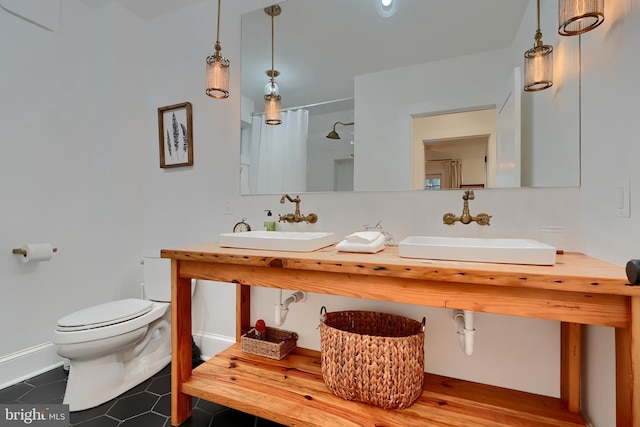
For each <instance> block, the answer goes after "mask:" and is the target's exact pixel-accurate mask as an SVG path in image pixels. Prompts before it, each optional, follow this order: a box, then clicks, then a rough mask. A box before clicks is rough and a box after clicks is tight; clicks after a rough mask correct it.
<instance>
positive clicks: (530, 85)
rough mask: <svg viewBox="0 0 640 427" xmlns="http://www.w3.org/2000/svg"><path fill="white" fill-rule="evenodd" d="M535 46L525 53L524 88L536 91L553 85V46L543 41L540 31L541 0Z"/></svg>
mask: <svg viewBox="0 0 640 427" xmlns="http://www.w3.org/2000/svg"><path fill="white" fill-rule="evenodd" d="M535 40H536V42H535V44H534V45H533V48H531V49H529V50H528V51H526V52H525V53H524V90H525V91H526V92H535V91H538V90H543V89H547V88H549V87H551V86H553V46H549V45H545V44H543V43H542V32H541V31H540V0H538V30H537V31H536V35H535Z"/></svg>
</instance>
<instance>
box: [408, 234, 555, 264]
mask: <svg viewBox="0 0 640 427" xmlns="http://www.w3.org/2000/svg"><path fill="white" fill-rule="evenodd" d="M399 254H400V256H401V257H404V258H424V259H437V260H450V261H478V262H497V263H503V264H532V265H553V264H555V262H556V248H554V247H553V246H549V245H546V244H544V243H541V242H538V241H536V240H528V239H491V238H473V237H431V236H409V237H407V238H405V239H403V240H402V241H401V242H400V243H399Z"/></svg>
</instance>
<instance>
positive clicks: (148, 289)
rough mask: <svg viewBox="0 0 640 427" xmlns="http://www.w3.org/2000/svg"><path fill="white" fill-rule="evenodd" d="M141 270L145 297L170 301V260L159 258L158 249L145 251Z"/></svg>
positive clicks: (152, 299)
mask: <svg viewBox="0 0 640 427" xmlns="http://www.w3.org/2000/svg"><path fill="white" fill-rule="evenodd" d="M142 270H143V277H144V282H143V283H144V297H145V299H148V300H151V301H161V302H171V260H170V259H168V258H160V250H159V249H158V250H148V251H145V252H144V253H143V256H142Z"/></svg>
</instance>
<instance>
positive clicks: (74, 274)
mask: <svg viewBox="0 0 640 427" xmlns="http://www.w3.org/2000/svg"><path fill="white" fill-rule="evenodd" d="M269 3H270V2H269V1H267V0H260V1H258V0H254V1H244V2H228V3H226V6H225V7H224V9H223V11H224V12H223V13H224V17H223V20H222V28H221V42H222V46H223V51H222V52H223V54H224V55H225V56H227V57H228V58H229V59H230V60H231V70H232V76H231V97H230V98H229V99H227V100H224V101H219V100H213V99H211V98H208V97H207V96H206V95H205V94H204V90H203V87H204V59H205V57H206V56H207V55H209V54H210V53H211V52H212V51H213V42H214V41H215V25H214V24H215V10H216V6H217V4H214V1H212V0H207V1H204V2H201V3H198V4H195V5H193V6H190V7H188V8H185V9H183V10H181V11H179V12H175V13H172V14H170V15H165V16H161V17H159V18H156V19H154V20H152V21H149V22H143V21H139V20H137V18H135V17H133V16H131V15H129V14H128V13H127V12H126V11H123V10H122V9H120V8H119V7H118V6H117V5H114V6H109V7H107V8H101V9H98V10H97V11H91V10H88V9H86V8H84V7H82V6H81V5H79V4H78V3H76V2H75V1H74V0H67V1H65V2H63V10H62V13H63V15H62V18H63V19H62V21H61V22H62V24H61V29H60V31H59V32H57V33H51V32H47V31H46V30H44V29H42V28H39V27H35V26H32V24H28V23H26V22H23V21H20V20H19V19H18V18H16V17H14V16H11V15H8V14H6V13H3V12H1V11H0V34H2V35H5V39H6V38H7V37H9V39H10V40H17V41H18V42H16V43H13V44H11V43H3V44H2V45H1V46H2V47H0V49H2V50H1V51H0V52H1V53H2V55H3V57H4V58H11V61H6V62H5V65H4V66H3V69H2V71H1V73H2V76H3V77H4V78H3V79H1V82H2V83H0V85H2V94H3V99H10V100H11V102H5V103H2V106H0V109H1V110H0V120H1V121H2V124H3V126H0V136H1V137H2V140H3V141H4V151H3V155H2V159H3V160H4V161H3V164H2V165H3V167H2V168H0V176H1V177H2V178H3V181H4V183H5V185H3V186H2V190H0V191H1V193H0V195H1V196H2V201H3V206H7V207H8V208H5V209H3V210H2V212H3V214H2V219H3V220H2V221H0V230H1V235H2V236H3V238H2V244H3V247H2V251H1V252H0V254H4V255H2V256H0V278H1V280H0V287H1V292H2V298H1V299H0V313H1V314H0V316H2V317H1V318H0V324H1V325H2V326H0V328H2V329H1V336H2V337H3V340H2V342H1V343H0V358H2V359H0V362H7V361H10V360H13V358H12V355H15V354H16V353H20V352H23V351H26V350H28V349H29V348H31V347H33V346H38V345H41V344H44V345H46V344H47V343H48V342H49V341H50V333H51V329H52V328H53V325H54V324H55V320H56V319H57V318H58V317H60V316H61V315H63V314H66V313H68V312H70V311H72V310H74V309H77V308H79V307H81V306H87V305H89V304H93V303H96V302H101V301H104V300H109V299H113V298H117V297H121V296H125V295H135V294H137V292H138V283H139V281H140V279H141V273H140V266H139V265H138V260H139V256H140V254H141V253H142V250H143V249H144V248H153V247H168V246H176V245H183V244H189V243H196V242H206V241H212V240H215V239H216V236H217V235H218V234H219V233H221V232H226V231H229V230H230V229H231V227H232V226H233V224H234V223H235V222H237V221H239V220H240V219H241V218H242V217H246V218H247V221H248V222H249V223H251V224H252V225H253V226H254V228H259V226H260V224H261V223H262V218H263V216H262V215H263V210H264V209H272V210H273V211H274V214H277V213H285V212H289V211H290V210H291V208H292V205H290V204H287V205H280V204H279V203H278V202H279V197H278V196H240V195H239V191H238V189H239V185H240V184H239V160H240V147H239V141H240V126H238V124H239V122H240V96H239V94H240V90H239V80H240V78H239V76H240V70H239V67H240V64H239V58H240V39H239V37H240V14H241V13H242V12H245V11H248V10H252V9H257V8H260V7H264V6H267V5H268V4H269ZM609 3H611V2H608V4H607V8H608V9H607V13H608V16H607V21H605V24H603V27H602V28H599V29H598V30H597V31H596V32H594V33H590V34H587V35H585V36H583V37H582V40H583V52H584V54H583V61H584V68H583V107H582V114H583V119H582V123H583V133H582V138H583V139H582V141H583V147H582V148H583V151H582V187H581V188H556V189H522V190H520V189H502V190H489V189H486V190H478V191H477V192H476V199H475V200H474V201H473V202H472V204H471V206H470V207H471V210H472V212H476V211H478V212H480V211H484V212H488V213H489V214H491V215H493V218H492V225H491V227H476V226H474V225H469V226H464V227H462V226H458V225H456V226H451V227H449V226H444V225H442V221H441V218H442V214H443V213H444V212H447V211H454V212H455V210H456V209H462V201H461V197H460V196H461V194H458V192H455V191H452V192H402V191H400V192H375V193H374V192H371V193H339V194H336V193H331V194H322V193H317V194H307V195H303V196H302V199H303V202H302V210H303V212H304V213H308V212H315V213H317V214H318V216H319V222H318V223H317V224H316V225H314V226H310V228H312V229H318V230H321V229H324V230H332V231H335V232H336V233H338V234H339V235H340V234H343V235H344V234H347V233H350V232H352V231H354V230H359V229H361V227H362V225H363V224H375V223H376V222H377V221H378V220H382V225H383V226H384V227H385V229H387V230H388V231H390V232H391V233H392V234H393V235H394V236H395V238H396V242H397V241H399V240H400V239H401V238H403V237H405V236H407V235H410V234H418V233H419V234H433V235H460V236H462V235H465V236H468V235H477V236H498V237H506V236H520V237H530V238H539V229H540V226H542V225H563V226H565V227H566V233H567V238H568V244H567V246H566V249H568V250H582V251H584V252H586V253H588V254H590V255H594V256H598V257H601V258H604V259H606V260H609V261H611V262H613V263H616V264H619V265H624V263H625V262H626V261H627V260H628V259H629V258H632V257H634V256H635V257H637V254H636V250H635V244H634V242H635V241H636V240H637V239H638V237H640V236H639V235H638V234H640V227H639V226H638V225H639V224H638V220H637V219H635V217H634V214H635V212H634V210H633V209H632V217H631V218H617V217H616V216H615V187H614V183H615V179H616V178H619V177H629V178H630V179H631V182H632V185H631V191H632V199H633V198H637V197H639V195H638V192H639V191H640V190H639V189H638V188H637V185H635V183H637V182H639V181H638V173H639V172H638V169H637V167H635V166H636V165H635V158H637V157H638V154H640V153H638V151H639V150H640V148H638V144H636V143H635V141H634V138H633V135H635V132H634V131H635V126H634V124H635V120H634V119H635V118H636V116H637V114H638V107H637V106H636V104H635V102H634V98H635V97H633V96H630V94H631V95H633V94H634V91H636V90H637V89H635V85H634V84H633V83H634V81H635V80H634V77H635V76H636V75H638V71H640V70H639V68H640V64H639V63H638V61H639V59H638V57H637V56H636V55H635V49H636V48H637V46H638V41H639V38H640V25H639V24H640V22H638V21H639V18H638V10H637V9H638V7H640V6H639V4H638V0H633V1H632V0H621V2H618V3H615V4H609ZM623 12H625V13H626V15H625V17H624V19H622V18H619V17H620V16H621V15H622V13H623ZM108 27H111V29H110V30H109V29H108ZM115 28H117V31H116V30H115ZM172 29H179V31H173V30H172ZM7 34H8V35H9V36H7ZM96 46H99V47H100V50H98V49H96ZM145 46H146V48H145ZM145 52H146V53H145ZM43 65H46V70H47V73H46V80H44V79H43V78H42V75H43V74H42V72H39V71H40V70H41V69H42V66H43ZM110 75H111V78H110V77H109V76H110ZM5 94H6V95H5ZM184 101H190V102H191V103H192V104H193V107H194V108H193V110H194V154H195V163H194V166H193V167H190V168H179V169H175V170H162V169H160V168H159V166H158V141H157V138H158V136H157V108H158V107H160V106H164V105H169V104H173V103H177V102H184ZM394 119H395V118H394ZM356 120H357V117H356ZM110 127H111V129H110ZM357 137H358V136H357ZM356 158H357V157H356ZM25 172H26V173H27V174H28V175H26V177H25V178H22V179H20V178H21V177H24V176H25V175H24V174H25ZM229 207H231V209H232V211H233V214H232V215H225V211H226V210H227V209H228V208H229ZM279 225H281V224H279ZM27 241H50V242H52V243H53V244H55V245H57V246H58V247H59V248H60V252H59V253H58V254H56V256H55V257H54V259H53V260H51V261H49V262H46V263H42V264H39V265H22V264H21V263H20V262H19V261H18V260H17V259H16V257H15V256H14V255H12V254H11V248H12V247H15V246H19V245H21V244H22V243H24V242H27ZM252 296H253V301H254V305H253V308H252V310H253V311H252V318H253V319H254V320H255V319H256V318H257V317H263V318H265V319H270V318H271V315H272V312H273V310H272V304H273V299H274V298H275V292H274V291H272V290H271V291H270V290H265V289H256V290H254V291H253V295H252ZM305 304H306V306H305V307H304V308H301V309H298V308H299V307H293V308H292V310H291V313H290V315H289V319H288V320H287V323H286V327H288V328H291V329H295V330H296V331H298V333H299V334H300V335H301V339H300V344H301V345H303V346H308V347H312V348H317V346H318V339H319V338H318V334H317V330H316V326H317V323H318V320H317V317H316V313H318V312H319V308H320V306H322V305H326V306H327V307H328V308H329V309H330V310H340V309H343V308H356V307H366V308H367V309H374V310H377V309H380V310H382V309H384V310H386V311H391V312H396V313H400V314H405V315H408V316H411V317H414V318H420V317H422V316H423V315H426V316H427V319H428V325H429V327H428V332H427V349H426V355H427V359H426V360H427V370H429V371H430V372H436V373H442V374H445V375H451V376H455V377H460V378H466V379H471V380H477V381H484V382H488V383H492V384H499V385H504V386H507V387H513V388H516V389H524V390H527V391H532V392H536V393H545V394H550V395H558V393H559V383H558V372H559V351H560V350H559V339H558V337H559V328H558V325H557V323H556V322H547V321H538V320H530V319H521V318H511V317H506V316H495V315H478V318H477V325H476V326H477V329H478V332H477V334H476V354H475V355H474V356H473V357H471V358H467V357H465V356H463V355H462V353H461V352H460V350H459V348H458V347H457V345H458V344H457V337H456V335H455V326H454V324H453V322H452V321H451V319H450V313H449V312H448V311H447V310H440V309H429V308H422V307H413V306H405V305H399V304H383V303H379V302H370V301H365V300H359V299H348V298H335V297H326V296H320V295H317V294H312V295H310V296H309V300H308V302H307V303H305ZM234 310H235V304H234V292H233V287H232V286H230V285H209V286H199V287H198V288H197V290H196V296H195V302H194V317H195V321H194V329H195V330H196V331H198V332H199V335H198V339H199V340H200V339H203V338H205V339H209V341H217V342H223V341H224V340H225V339H230V338H231V337H233V335H234V314H235V313H234ZM17 324H19V325H20V328H17V327H15V326H14V325H17ZM522 331H527V334H526V335H525V334H523V333H522ZM612 333H613V332H612V331H611V330H610V329H607V328H589V329H588V336H587V338H588V349H589V352H590V354H589V355H588V357H587V366H586V370H587V372H588V374H589V377H588V380H587V381H586V384H585V388H586V395H585V407H586V412H587V413H588V414H589V416H590V418H591V419H592V420H593V421H594V425H595V426H596V427H608V426H610V425H613V421H612V420H613V414H614V413H615V401H614V394H615V387H614V385H613V381H614V379H613V370H614V359H613V346H612V336H613V335H612ZM203 336H204V337H203ZM7 363H8V362H7ZM1 367H2V363H0V368H1ZM42 367H46V363H44V362H43V363H42V364H40V365H38V364H34V365H32V366H30V368H31V372H35V371H37V370H38V369H41V368H42ZM523 367H526V369H523ZM0 372H2V371H0ZM9 380H10V378H0V384H2V383H4V382H6V381H9Z"/></svg>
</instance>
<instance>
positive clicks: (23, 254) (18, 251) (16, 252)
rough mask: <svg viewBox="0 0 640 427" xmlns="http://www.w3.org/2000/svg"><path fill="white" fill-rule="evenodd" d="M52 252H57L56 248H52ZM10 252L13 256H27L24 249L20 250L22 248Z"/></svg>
mask: <svg viewBox="0 0 640 427" xmlns="http://www.w3.org/2000/svg"><path fill="white" fill-rule="evenodd" d="M52 251H53V252H58V248H53V249H52ZM12 252H13V253H14V254H16V255H22V256H27V251H25V250H24V249H22V248H15V249H14V250H13V251H12Z"/></svg>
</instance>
